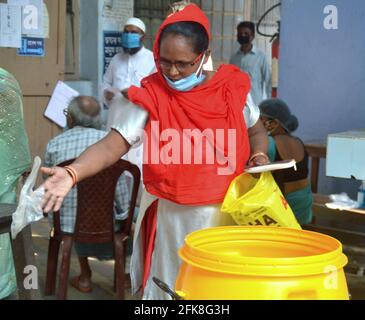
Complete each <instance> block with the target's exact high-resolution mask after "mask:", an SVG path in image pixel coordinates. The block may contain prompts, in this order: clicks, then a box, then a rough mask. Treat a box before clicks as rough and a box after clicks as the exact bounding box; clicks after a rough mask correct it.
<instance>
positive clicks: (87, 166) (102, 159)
mask: <svg viewBox="0 0 365 320" xmlns="http://www.w3.org/2000/svg"><path fill="white" fill-rule="evenodd" d="M129 148H130V145H129V144H128V142H127V141H126V140H125V139H124V138H123V137H122V136H121V135H120V134H119V133H118V132H117V131H115V130H111V131H110V133H109V134H108V135H107V136H106V137H105V138H103V139H102V140H100V141H99V142H97V143H96V144H94V145H92V146H90V147H89V148H88V149H86V150H85V151H84V152H83V153H82V154H81V155H80V156H79V157H78V158H77V159H76V160H75V161H74V162H73V163H72V164H71V165H70V166H69V167H71V169H73V170H74V172H75V173H76V176H77V181H81V180H84V179H86V178H88V177H91V176H94V175H95V174H97V173H98V172H100V171H102V170H104V169H106V168H108V167H110V166H111V165H113V164H114V163H115V162H117V161H118V160H119V159H120V158H121V157H122V156H123V155H124V154H126V153H127V152H128V150H129ZM42 172H43V173H44V174H47V175H49V176H50V177H49V178H48V179H47V180H46V181H45V182H44V184H43V186H44V188H45V195H44V198H43V204H42V207H43V208H44V211H45V212H49V211H51V210H53V211H58V210H59V209H60V208H61V205H62V202H63V199H64V198H65V196H66V195H67V193H68V192H69V191H70V190H71V188H72V186H73V179H72V177H71V175H70V174H69V173H68V172H67V170H66V169H64V168H61V167H54V168H42Z"/></svg>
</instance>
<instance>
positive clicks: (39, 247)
mask: <svg viewBox="0 0 365 320" xmlns="http://www.w3.org/2000/svg"><path fill="white" fill-rule="evenodd" d="M32 231H33V246H34V250H35V252H36V261H37V264H38V271H39V273H38V274H39V282H40V291H41V292H40V293H41V296H42V297H43V292H44V281H45V274H46V259H47V250H48V234H49V225H48V221H47V220H46V219H43V220H41V221H40V222H37V223H35V224H33V225H32ZM90 265H91V268H92V271H93V279H92V280H93V291H92V292H91V293H89V294H83V293H80V292H79V291H77V290H76V289H74V288H73V287H71V286H69V288H68V299H70V300H112V299H115V294H114V292H113V290H112V285H113V267H114V262H113V261H106V262H105V261H104V262H101V261H98V260H96V259H92V260H91V261H90ZM78 273H79V265H78V260H77V256H76V254H73V255H72V259H71V267H70V277H72V276H74V275H78ZM346 277H347V283H348V287H349V291H350V294H351V298H352V299H353V300H365V276H357V275H355V274H350V273H347V274H346ZM44 299H47V300H48V299H49V300H52V299H55V297H53V296H52V297H44ZM126 299H128V300H133V299H136V298H135V297H133V296H131V294H130V291H129V290H126Z"/></svg>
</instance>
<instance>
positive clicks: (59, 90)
mask: <svg viewBox="0 0 365 320" xmlns="http://www.w3.org/2000/svg"><path fill="white" fill-rule="evenodd" d="M79 95H80V94H79V93H78V92H77V91H76V90H74V89H72V88H71V87H69V86H68V85H67V84H66V83H64V82H62V81H58V82H57V85H56V87H55V89H54V91H53V93H52V97H51V99H50V100H49V103H48V106H47V108H46V111H45V112H44V115H45V117H47V118H48V119H50V120H51V121H53V122H55V123H56V124H57V125H59V126H60V127H62V128H64V127H65V126H66V117H65V115H64V114H63V110H64V109H66V108H67V107H68V106H69V104H70V102H71V101H72V99H74V98H76V97H78V96H79Z"/></svg>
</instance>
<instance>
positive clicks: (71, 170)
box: [64, 166, 78, 186]
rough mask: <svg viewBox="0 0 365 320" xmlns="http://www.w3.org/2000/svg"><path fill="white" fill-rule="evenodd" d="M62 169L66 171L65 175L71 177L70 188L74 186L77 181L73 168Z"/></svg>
mask: <svg viewBox="0 0 365 320" xmlns="http://www.w3.org/2000/svg"><path fill="white" fill-rule="evenodd" d="M64 168H65V169H66V171H67V173H68V174H69V175H70V176H71V178H72V183H73V185H72V186H74V185H75V184H76V183H77V180H78V179H77V172H76V170H75V169H74V168H72V167H70V166H65V167H64Z"/></svg>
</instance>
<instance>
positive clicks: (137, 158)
mask: <svg viewBox="0 0 365 320" xmlns="http://www.w3.org/2000/svg"><path fill="white" fill-rule="evenodd" d="M145 33H146V26H145V24H144V23H143V21H142V20H141V19H138V18H130V19H128V20H127V22H126V23H125V25H124V30H123V34H122V47H123V51H121V52H119V53H118V54H116V55H115V56H114V57H113V59H112V60H111V62H110V65H109V67H108V69H107V70H106V72H105V75H104V80H103V86H102V94H103V96H104V103H105V104H106V105H107V106H108V107H109V111H108V120H107V126H106V127H107V130H108V131H109V130H110V128H111V127H112V126H113V125H115V124H116V123H117V122H118V121H120V119H119V118H120V117H123V115H124V112H125V111H124V110H123V106H124V103H125V102H127V103H128V101H127V100H125V99H124V98H123V97H122V96H121V90H123V89H126V88H129V87H130V86H131V85H134V86H138V87H139V86H140V82H141V80H142V79H143V78H145V77H146V76H148V75H150V74H151V73H153V72H155V70H156V67H155V60H154V58H153V53H152V51H150V50H148V49H146V48H145V47H144V46H143V40H144V37H145ZM142 152H143V146H142V145H140V146H139V147H138V148H135V149H134V150H133V152H131V153H130V155H127V156H125V157H124V158H123V159H125V160H128V161H130V162H132V163H134V164H136V165H138V167H139V168H140V170H141V171H142ZM127 181H128V183H131V181H129V180H128V177H127ZM140 186H141V187H140V192H139V195H138V199H137V205H138V204H139V200H140V195H141V191H142V190H141V189H142V188H143V186H142V184H141V185H140Z"/></svg>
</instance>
